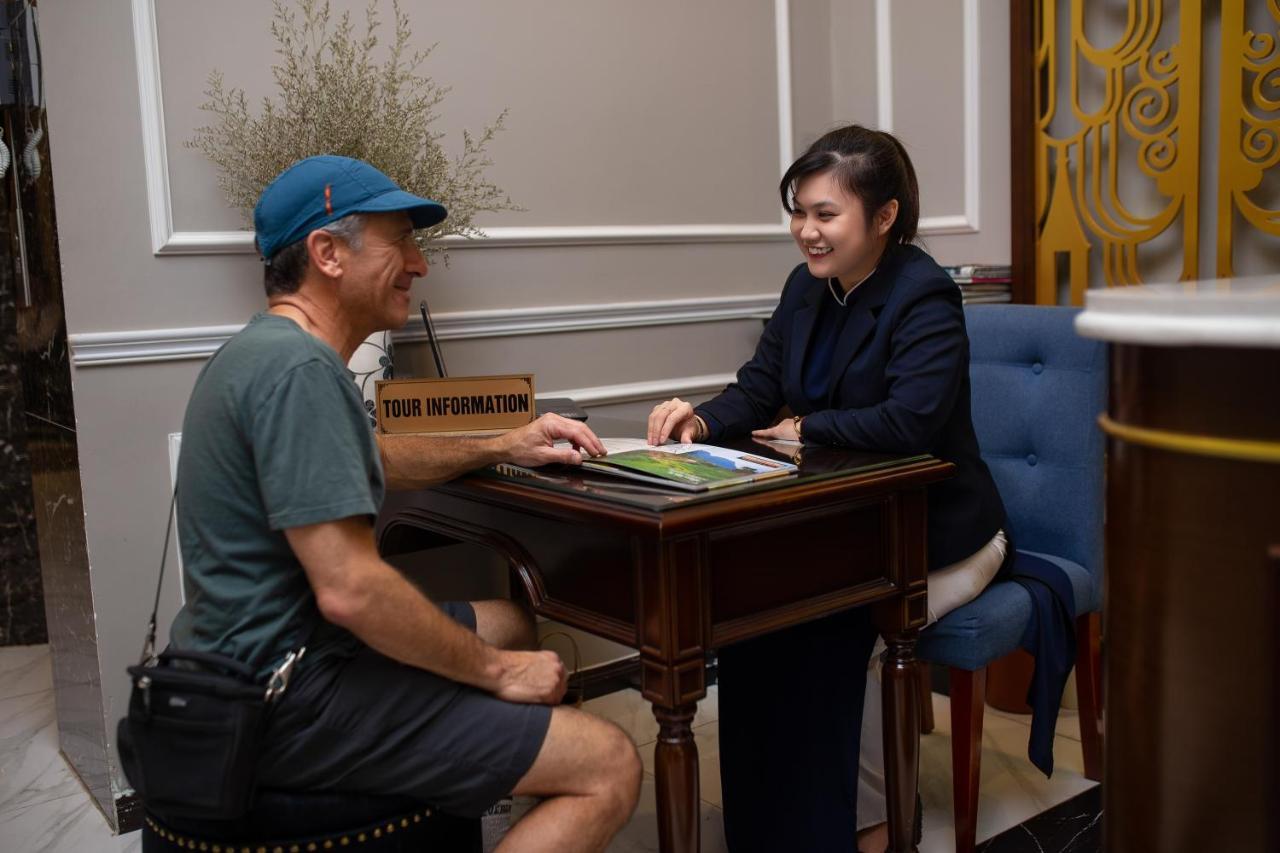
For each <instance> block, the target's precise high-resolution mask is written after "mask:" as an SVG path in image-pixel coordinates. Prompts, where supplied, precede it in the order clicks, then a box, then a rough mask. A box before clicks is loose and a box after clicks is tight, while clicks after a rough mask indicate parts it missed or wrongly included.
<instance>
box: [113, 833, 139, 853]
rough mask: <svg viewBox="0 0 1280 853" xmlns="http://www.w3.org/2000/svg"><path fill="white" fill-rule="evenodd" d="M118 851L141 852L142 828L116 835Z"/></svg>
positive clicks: (121, 852)
mask: <svg viewBox="0 0 1280 853" xmlns="http://www.w3.org/2000/svg"><path fill="white" fill-rule="evenodd" d="M116 843H117V844H118V845H119V853H142V830H140V829H135V830H134V831H133V832H126V833H125V834H124V835H118V836H116Z"/></svg>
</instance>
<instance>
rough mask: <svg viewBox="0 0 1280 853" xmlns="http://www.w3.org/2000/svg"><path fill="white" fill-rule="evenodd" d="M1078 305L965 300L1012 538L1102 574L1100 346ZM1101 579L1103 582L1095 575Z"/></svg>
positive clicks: (983, 414)
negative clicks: (1083, 326)
mask: <svg viewBox="0 0 1280 853" xmlns="http://www.w3.org/2000/svg"><path fill="white" fill-rule="evenodd" d="M1078 313H1079V309H1075V308H1057V307H1048V306H1034V305H977V306H970V307H968V308H966V309H965V324H966V325H967V327H968V330H969V377H970V382H971V384H972V386H973V426H974V429H975V430H976V431H977V434H978V446H979V447H980V448H981V451H982V458H983V460H985V461H986V463H987V466H988V467H989V468H990V469H991V474H992V476H993V477H994V478H995V481H996V485H997V486H998V487H999V489H1000V496H1001V497H1002V498H1003V499H1004V504H1005V508H1006V509H1007V510H1008V512H1009V521H1010V527H1011V529H1012V533H1013V536H1014V539H1015V542H1016V544H1017V547H1018V548H1019V549H1021V550H1024V551H1040V552H1046V553H1050V554H1055V555H1057V556H1060V557H1065V558H1067V559H1069V560H1073V561H1075V562H1077V563H1079V564H1081V565H1082V566H1084V567H1085V568H1086V569H1088V570H1089V572H1091V573H1092V574H1093V575H1094V576H1095V577H1097V578H1098V579H1099V580H1101V577H1102V564H1103V557H1102V548H1103V539H1102V518H1103V501H1104V495H1103V464H1104V463H1103V451H1104V448H1105V441H1104V439H1103V436H1102V430H1101V429H1100V428H1099V427H1098V423H1097V417H1098V415H1099V414H1101V413H1102V412H1103V411H1105V410H1106V406H1107V348H1106V344H1104V343H1102V342H1101V341H1096V340H1090V339H1088V338H1082V337H1080V336H1079V335H1077V334H1076V332H1075V323H1074V321H1075V317H1076V315H1077V314H1078ZM1099 586H1100V585H1099Z"/></svg>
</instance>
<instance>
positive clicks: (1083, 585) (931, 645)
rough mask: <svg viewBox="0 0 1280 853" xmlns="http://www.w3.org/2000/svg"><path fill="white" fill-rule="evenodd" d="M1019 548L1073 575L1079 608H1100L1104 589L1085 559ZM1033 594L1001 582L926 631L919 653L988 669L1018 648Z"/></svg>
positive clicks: (938, 661)
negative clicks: (1090, 571) (1102, 589)
mask: <svg viewBox="0 0 1280 853" xmlns="http://www.w3.org/2000/svg"><path fill="white" fill-rule="evenodd" d="M1019 553H1025V554H1031V555H1032V556H1036V557H1041V558H1043V559H1045V560H1048V561H1049V562H1051V563H1053V564H1054V565H1056V566H1059V567H1060V568H1061V569H1062V570H1063V571H1064V572H1066V574H1067V577H1068V578H1070V579H1071V588H1072V590H1073V591H1074V592H1075V599H1076V613H1090V612H1092V611H1094V610H1097V609H1098V603H1099V599H1100V597H1101V591H1100V590H1099V589H1098V584H1097V582H1096V581H1095V579H1094V577H1093V575H1091V574H1090V573H1089V572H1088V571H1086V570H1085V568H1084V567H1083V566H1081V565H1080V564H1079V563H1075V562H1072V561H1071V560H1066V559H1063V558H1062V557H1055V556H1053V555H1052V554H1040V553H1036V552H1033V551H1023V550H1021V549H1019ZM1030 618H1031V596H1030V595H1028V594H1027V591H1026V590H1025V589H1023V588H1022V586H1021V585H1020V584H1016V583H1014V582H1012V581H996V582H995V583H993V584H991V586H989V587H987V589H986V590H985V591H983V593H982V595H980V596H978V597H977V598H976V599H974V600H973V601H971V602H969V603H968V604H966V605H964V606H963V607H957V608H956V609H955V610H953V611H951V612H950V613H948V614H947V615H946V616H944V617H942V619H940V620H939V621H938V622H937V623H936V624H934V625H933V626H932V627H930V628H929V629H928V630H927V631H925V632H924V633H922V634H921V635H920V643H919V645H918V646H917V647H916V654H917V655H918V656H919V657H920V658H921V659H923V660H927V661H929V662H930V663H936V664H941V665H943V666H954V667H957V668H959V669H966V670H969V671H973V670H978V669H982V667H984V666H986V665H987V664H989V663H991V661H993V660H996V659H997V658H1001V657H1004V656H1005V655H1007V654H1009V653H1010V652H1012V651H1014V650H1015V649H1017V648H1018V647H1019V646H1020V644H1021V642H1022V634H1023V632H1024V631H1025V630H1026V627H1027V620H1029V619H1030Z"/></svg>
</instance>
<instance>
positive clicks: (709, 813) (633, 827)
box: [608, 773, 729, 853]
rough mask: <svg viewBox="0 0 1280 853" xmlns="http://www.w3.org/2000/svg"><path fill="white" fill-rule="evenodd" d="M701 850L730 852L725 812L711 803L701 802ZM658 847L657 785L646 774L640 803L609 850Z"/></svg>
mask: <svg viewBox="0 0 1280 853" xmlns="http://www.w3.org/2000/svg"><path fill="white" fill-rule="evenodd" d="M701 818H702V824H701V831H702V844H701V853H728V850H729V848H728V846H727V845H726V844H725V841H724V815H723V813H721V811H720V809H718V808H716V807H715V806H713V805H710V804H709V803H705V802H704V803H703V804H702V815H701ZM657 849H658V806H657V787H656V783H655V782H654V778H653V777H652V776H651V775H649V774H648V773H646V774H644V781H643V782H642V783H641V784H640V803H639V804H638V805H637V806H636V812H635V815H634V816H633V817H632V818H631V822H630V823H629V824H627V826H626V827H625V828H624V829H623V830H622V832H620V833H619V834H618V837H617V838H615V839H614V840H613V843H612V844H610V845H609V847H608V853H651V851H657Z"/></svg>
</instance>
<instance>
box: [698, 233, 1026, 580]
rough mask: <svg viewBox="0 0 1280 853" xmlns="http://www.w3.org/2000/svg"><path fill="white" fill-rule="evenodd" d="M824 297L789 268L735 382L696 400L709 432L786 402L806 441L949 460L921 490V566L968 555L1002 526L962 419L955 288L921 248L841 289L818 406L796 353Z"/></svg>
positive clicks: (721, 432)
mask: <svg viewBox="0 0 1280 853" xmlns="http://www.w3.org/2000/svg"><path fill="white" fill-rule="evenodd" d="M831 298H832V297H831V295H830V292H829V291H828V289H827V283H826V280H825V279H817V278H814V277H813V276H812V275H810V274H809V270H808V266H807V265H806V264H803V263H802V264H800V265H799V266H797V267H796V268H795V269H794V270H792V272H791V275H790V276H789V277H788V278H787V282H786V284H785V285H784V286H783V289H782V296H781V299H780V300H779V303H778V307H777V309H776V310H775V311H774V313H773V316H772V317H771V318H770V319H769V322H768V324H767V325H766V326H765V329H764V334H763V335H761V337H760V343H759V344H758V345H757V346H756V352H755V355H754V356H752V358H751V360H750V361H748V362H747V363H746V364H744V365H743V366H742V369H740V370H739V371H738V375H737V381H736V382H734V383H732V384H731V385H729V387H727V388H726V389H725V390H724V391H722V392H721V393H720V395H719V396H717V397H716V398H715V399H713V400H711V401H709V402H707V403H704V404H702V405H701V406H698V407H697V409H696V411H697V413H698V414H699V415H701V416H702V418H703V420H705V421H706V422H707V427H708V429H709V430H710V434H709V436H708V439H709V440H715V439H717V438H722V437H724V438H731V437H735V436H739V435H743V434H746V433H748V432H750V431H751V430H753V429H760V428H762V427H766V426H768V425H769V424H771V423H773V422H774V420H775V419H776V418H777V415H778V412H779V410H781V409H782V407H783V406H784V405H785V406H788V407H789V408H790V409H791V411H792V412H794V413H795V414H797V415H804V416H805V419H804V440H805V442H806V443H816V444H825V445H835V446H839V447H849V448H854V449H857V450H869V451H876V452H881V453H899V454H908V453H930V454H932V455H934V456H936V457H937V458H939V459H944V460H946V461H947V462H951V463H954V464H955V466H956V469H957V470H956V475H955V476H954V477H952V478H950V479H948V480H945V481H942V482H940V483H937V484H935V485H932V486H929V487H928V504H929V527H928V538H929V567H930V569H936V568H940V567H942V566H946V565H949V564H951V563H954V562H957V561H958V560H962V559H964V558H965V557H968V556H969V555H971V554H973V553H975V552H976V551H977V550H978V549H979V548H981V547H982V546H983V545H985V544H986V543H987V542H988V541H990V539H991V537H992V536H994V535H995V533H996V531H997V530H999V529H1000V528H1001V527H1002V526H1005V510H1004V504H1003V502H1002V501H1001V500H1000V494H999V492H998V491H997V490H996V485H995V482H994V481H993V480H992V479H991V472H990V471H988V470H987V466H986V463H984V462H983V461H982V458H981V456H979V453H978V439H977V437H976V436H975V435H974V431H973V421H972V418H971V417H970V400H969V397H970V394H969V338H968V335H967V333H966V332H965V326H964V311H963V309H962V307H961V300H960V289H959V288H958V287H957V286H956V284H955V282H953V281H952V280H951V278H950V277H949V276H948V275H947V274H946V273H945V272H944V271H943V270H942V268H941V267H940V266H938V264H937V263H936V262H935V261H934V260H933V258H931V257H929V256H928V255H927V254H925V252H923V251H922V250H921V249H919V248H917V247H915V246H893V247H891V248H890V249H888V250H887V252H886V254H885V257H884V258H883V259H882V260H881V262H880V266H879V267H878V268H877V269H876V271H875V273H873V274H872V276H871V277H870V278H868V279H867V280H866V281H864V282H862V284H860V285H859V286H858V287H857V289H856V290H854V292H853V293H852V294H851V295H850V297H849V304H848V308H847V309H846V310H848V311H849V312H851V313H850V316H849V317H848V318H847V320H846V322H845V324H844V328H843V331H842V332H841V335H840V338H839V340H838V341H836V344H835V351H834V355H833V357H832V362H831V381H830V384H829V386H828V388H829V391H828V398H827V401H826V403H827V404H826V406H825V407H819V408H817V410H815V409H814V407H813V405H812V404H811V403H810V401H809V400H808V398H807V397H806V396H805V394H804V393H803V384H802V383H803V375H804V359H805V354H806V352H808V351H809V341H810V337H811V335H812V333H813V328H814V322H815V319H816V318H817V315H818V306H819V304H820V300H822V299H831ZM1010 550H1012V549H1010Z"/></svg>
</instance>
